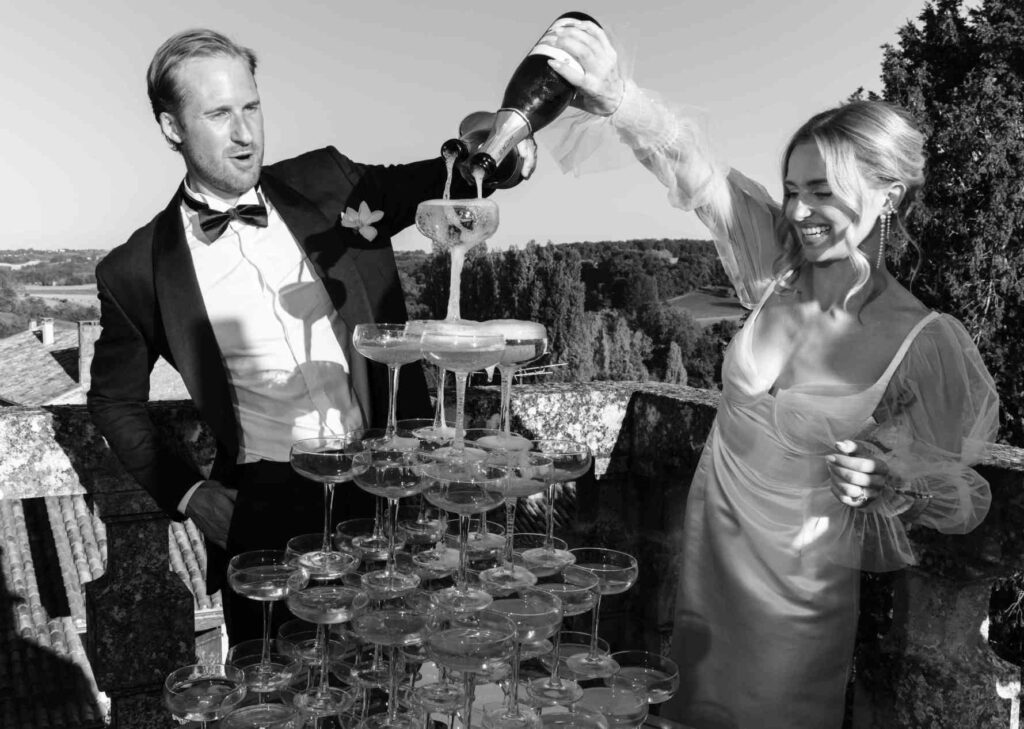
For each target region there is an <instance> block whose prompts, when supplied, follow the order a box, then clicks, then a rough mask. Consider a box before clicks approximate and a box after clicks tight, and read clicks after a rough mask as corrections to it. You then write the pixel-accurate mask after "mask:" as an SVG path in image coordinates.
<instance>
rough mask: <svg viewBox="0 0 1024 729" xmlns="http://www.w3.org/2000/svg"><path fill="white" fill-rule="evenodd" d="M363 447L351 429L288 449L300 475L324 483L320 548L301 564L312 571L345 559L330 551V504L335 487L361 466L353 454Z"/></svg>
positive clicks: (360, 437)
mask: <svg viewBox="0 0 1024 729" xmlns="http://www.w3.org/2000/svg"><path fill="white" fill-rule="evenodd" d="M362 450H363V433H362V432H361V431H354V432H352V433H348V434H347V435H344V436H332V437H326V438H307V439H305V440H297V441H295V443H293V444H292V448H291V454H290V459H291V464H292V468H293V469H295V471H296V472H297V473H298V474H299V475H301V476H305V477H306V478H308V479H310V480H311V481H317V482H319V483H322V484H323V485H324V530H323V540H322V541H321V545H320V550H319V551H318V552H311V553H310V554H307V555H305V557H304V558H303V561H302V564H303V566H304V567H307V568H308V569H309V570H310V571H312V572H317V573H324V572H330V571H331V570H332V569H334V564H335V562H337V561H347V557H340V556H339V553H338V552H334V551H332V550H331V505H332V503H333V501H334V486H335V484H338V483H343V482H346V481H351V480H352V479H353V478H355V477H356V476H357V475H358V473H359V469H361V468H364V466H362V465H360V464H357V463H355V462H354V458H355V455H356V453H359V452H360V451H362Z"/></svg>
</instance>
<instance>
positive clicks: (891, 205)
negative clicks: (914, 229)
mask: <svg viewBox="0 0 1024 729" xmlns="http://www.w3.org/2000/svg"><path fill="white" fill-rule="evenodd" d="M906 195H907V186H906V185H904V184H902V183H899V182H897V183H895V184H893V185H891V186H890V187H889V191H888V192H886V194H885V196H886V202H885V203H884V204H885V208H886V210H887V211H889V212H893V213H895V212H896V211H898V210H899V209H900V205H901V204H902V202H903V198H905V197H906Z"/></svg>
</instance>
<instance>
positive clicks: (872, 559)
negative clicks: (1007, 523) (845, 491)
mask: <svg viewBox="0 0 1024 729" xmlns="http://www.w3.org/2000/svg"><path fill="white" fill-rule="evenodd" d="M875 420H876V421H877V422H878V425H877V426H876V427H874V428H872V430H871V432H869V433H865V434H863V436H862V438H863V439H864V440H866V441H868V442H869V443H870V444H872V445H873V446H874V447H875V448H877V449H878V451H879V452H880V453H881V456H880V458H881V459H882V460H884V461H886V463H887V464H888V465H889V468H890V471H891V473H892V474H893V475H894V476H895V478H894V479H893V481H892V486H889V487H887V488H886V489H885V491H884V492H883V494H882V496H881V497H880V498H879V499H878V500H877V501H876V502H875V505H874V506H873V507H872V508H871V510H865V509H850V508H846V507H843V517H844V518H845V519H844V523H843V524H842V526H841V529H840V530H839V534H838V536H839V540H840V547H841V548H840V553H841V554H844V553H845V554H846V555H848V556H849V557H852V558H853V559H851V566H859V567H861V568H862V569H868V570H874V571H887V570H893V569H899V568H901V567H904V566H906V565H908V564H914V563H916V558H915V557H914V553H913V550H912V548H911V546H910V542H909V540H908V538H907V533H906V529H907V526H908V525H910V524H913V525H920V526H926V527H930V528H932V529H936V530H938V531H940V532H943V533H946V534H966V533H967V532H969V531H971V530H972V529H974V528H975V527H976V526H978V524H980V523H981V521H982V519H984V518H985V515H986V514H987V513H988V508H989V504H990V502H991V495H990V492H989V486H988V482H987V481H986V480H985V479H984V478H982V477H981V476H980V475H978V473H977V471H975V470H974V469H973V468H972V466H973V465H974V464H976V463H978V462H979V461H980V460H982V458H984V456H985V454H986V452H987V451H988V448H989V446H990V445H991V444H992V443H993V442H994V441H995V438H996V435H997V430H998V424H999V397H998V395H997V394H996V389H995V383H994V382H993V381H992V377H991V375H989V373H988V370H987V369H986V368H985V365H984V363H983V362H982V360H981V355H980V354H979V353H978V349H977V347H975V345H974V342H973V341H971V338H970V336H969V335H968V334H967V331H966V330H965V329H964V327H963V325H961V324H960V322H958V321H957V320H956V319H954V318H953V317H951V316H941V317H939V318H938V319H936V320H935V321H934V322H932V323H931V324H929V325H928V326H927V327H926V328H925V329H924V330H922V331H921V333H920V334H919V335H918V337H917V339H916V340H915V342H914V344H913V346H912V347H911V348H910V349H909V350H908V352H907V355H906V357H905V359H904V361H903V362H902V363H901V364H900V366H899V368H898V369H897V370H896V373H895V374H894V376H893V378H892V380H891V381H890V383H889V386H888V388H887V390H886V394H885V396H884V397H883V399H882V402H881V403H880V405H879V407H878V409H877V410H876V413H875ZM844 545H845V549H844V548H842V547H843V546H844ZM857 562H859V564H857Z"/></svg>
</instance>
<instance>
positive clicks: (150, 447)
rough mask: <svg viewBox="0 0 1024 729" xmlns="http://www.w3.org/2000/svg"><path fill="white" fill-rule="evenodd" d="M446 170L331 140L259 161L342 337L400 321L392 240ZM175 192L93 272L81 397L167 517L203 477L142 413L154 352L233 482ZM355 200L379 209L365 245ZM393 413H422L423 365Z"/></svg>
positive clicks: (377, 416)
mask: <svg viewBox="0 0 1024 729" xmlns="http://www.w3.org/2000/svg"><path fill="white" fill-rule="evenodd" d="M445 176H446V169H445V164H444V161H443V160H442V159H440V158H437V159H435V160H427V161H423V162H415V163H412V164H405V165H393V166H380V165H363V164H358V163H355V162H353V161H351V160H350V159H348V158H347V157H345V156H343V155H342V154H340V153H339V152H338V151H337V150H336V149H334V148H333V147H328V148H325V149H320V150H316V151H313V152H308V153H306V154H303V155H301V156H299V157H295V158H294V159H289V160H285V161H282V162H278V163H275V164H273V165H269V166H267V167H264V169H263V171H262V174H261V177H260V187H261V190H262V191H263V194H264V195H265V196H266V197H267V198H268V199H269V200H270V202H271V203H272V204H273V206H274V208H275V209H276V210H277V211H278V212H279V213H280V215H281V217H282V218H283V219H284V221H285V223H286V224H287V225H288V229H289V230H290V231H291V233H292V235H293V236H294V237H295V239H296V241H298V244H299V245H300V246H301V247H302V249H303V250H304V251H305V254H306V256H307V258H308V259H309V261H310V263H311V264H312V267H313V270H314V271H315V272H316V274H317V275H318V276H319V277H320V278H321V280H322V281H323V283H324V286H325V288H326V290H327V293H328V294H329V296H330V298H331V301H332V302H333V304H334V306H335V307H336V308H337V310H338V312H339V314H340V317H341V318H342V320H343V321H344V322H345V324H346V325H347V326H348V331H349V333H351V331H352V329H353V328H354V327H355V325H356V324H359V323H362V322H404V321H405V320H406V316H407V315H406V308H405V302H404V299H403V294H402V289H401V286H400V284H399V279H398V271H397V268H396V266H395V259H394V253H393V251H392V248H391V236H392V235H394V234H395V233H397V232H398V231H400V230H401V229H403V228H405V227H406V226H408V225H410V224H411V223H412V222H413V221H414V219H415V214H416V206H417V204H418V203H419V202H420V201H422V200H426V199H430V198H439V197H441V195H442V193H443V188H444V181H445ZM455 177H456V178H458V177H459V175H456V176H455ZM181 194H182V193H181V190H180V189H179V191H178V192H177V193H176V194H175V196H174V198H173V199H172V200H171V201H170V203H169V204H168V206H167V208H166V209H164V210H163V212H161V213H159V214H158V215H157V216H156V217H155V218H153V220H152V221H150V223H149V224H148V225H146V226H144V227H142V228H140V229H139V230H137V231H136V232H135V233H134V234H133V235H132V236H131V238H130V239H129V240H128V242H127V243H125V244H123V245H121V246H118V247H117V248H115V249H114V250H112V251H111V252H110V253H109V254H108V255H107V256H105V257H104V258H103V260H102V261H101V262H100V263H99V265H98V266H97V267H96V282H97V288H98V292H99V299H100V311H101V314H100V318H101V324H102V332H101V334H100V337H99V339H98V340H97V342H96V349H95V355H94V357H93V362H92V371H91V374H92V385H91V387H90V390H89V393H88V400H87V402H88V406H89V411H90V414H91V415H92V418H93V421H94V422H95V424H96V426H97V427H98V428H99V430H100V432H101V433H102V434H103V435H104V436H105V437H106V439H107V442H108V443H109V445H110V447H111V449H112V450H113V451H114V453H115V454H116V455H117V457H118V458H119V459H120V461H121V463H122V464H123V465H124V467H125V468H126V469H127V471H128V472H129V473H131V475H132V476H134V477H135V479H136V480H137V481H138V482H139V483H140V484H141V485H142V486H143V487H144V488H145V489H146V490H147V491H148V492H149V493H150V494H152V496H153V497H154V498H155V499H156V501H157V503H158V504H159V505H160V506H161V507H162V508H163V509H164V510H165V511H167V513H168V514H170V515H171V517H172V518H175V519H182V518H183V515H181V514H180V513H179V512H178V511H177V505H178V503H179V502H180V501H181V498H182V497H183V496H184V495H185V492H186V491H188V489H189V488H190V487H191V486H192V485H193V484H195V483H196V482H197V481H199V480H201V479H202V478H204V476H203V475H202V474H201V473H200V471H199V469H198V468H197V467H196V464H194V463H193V462H191V461H190V460H189V459H187V458H184V457H182V456H181V455H180V449H177V448H175V447H174V444H171V443H167V442H165V441H163V440H162V439H161V437H160V435H159V434H158V432H157V430H156V427H155V426H154V423H153V421H152V420H151V419H150V416H149V413H148V410H147V408H146V403H147V402H148V400H149V373H150V371H151V370H152V368H153V364H154V362H155V361H156V359H157V357H158V356H163V357H164V358H165V359H166V360H167V361H168V362H169V363H170V364H171V365H173V366H174V367H175V368H176V369H177V370H178V372H179V373H180V374H181V377H182V380H183V381H184V383H185V386H186V387H187V388H188V392H189V394H190V395H191V397H192V400H193V401H194V403H195V406H196V408H197V409H198V410H199V413H200V416H201V418H202V419H203V420H204V421H205V422H206V424H207V425H208V426H209V428H210V430H211V431H212V432H213V435H214V437H215V438H216V443H217V453H216V458H215V460H214V465H213V471H212V473H211V474H210V477H211V478H216V479H218V480H220V481H223V482H224V483H226V484H229V485H230V484H231V483H232V471H233V469H234V467H235V462H236V460H237V456H238V450H239V445H238V444H239V430H238V428H239V426H238V422H237V418H236V416H235V410H234V407H233V402H234V398H233V394H232V389H231V387H230V385H229V382H228V377H227V373H226V371H225V368H224V364H223V359H222V357H221V354H220V350H219V348H218V346H217V341H216V339H215V337H214V334H213V329H212V327H211V325H210V321H209V318H208V317H207V314H206V309H205V307H204V305H203V299H202V295H201V293H200V289H199V284H198V281H197V279H196V274H195V269H194V267H193V264H192V256H191V253H190V252H189V249H188V246H187V244H186V242H185V232H184V229H183V226H182V219H181V211H180V205H181ZM469 194H470V188H469V186H468V185H467V184H466V183H465V182H464V181H463V180H461V179H457V180H454V181H453V197H462V196H468V195H469ZM363 202H365V203H366V204H367V205H368V206H369V208H370V210H372V211H378V210H379V211H382V212H383V213H384V215H383V218H381V220H380V221H379V222H377V223H376V224H375V228H376V230H377V235H376V237H375V238H374V239H373V240H372V241H370V240H367V236H366V235H364V234H362V233H360V232H359V230H357V229H355V228H347V227H344V226H342V225H341V222H340V215H341V213H343V212H344V211H345V210H346V208H353V209H355V210H358V209H359V207H360V203H363ZM214 245H215V243H214ZM350 335H351V334H350ZM342 344H343V345H345V344H347V343H344V342H343V343H342ZM349 351H352V350H351V349H350V350H349ZM353 356H360V355H358V354H354V355H353ZM367 369H368V375H369V380H370V383H369V384H370V392H371V401H372V402H371V408H370V410H371V413H372V416H371V417H372V420H373V422H372V423H371V425H375V426H378V427H379V426H383V425H384V423H385V421H386V418H387V392H388V385H387V368H386V367H385V366H383V365H380V364H378V363H375V362H369V363H368V368H367ZM398 411H399V412H398V415H399V417H400V418H402V417H425V416H426V417H429V416H430V415H431V413H432V409H431V407H430V403H429V399H428V397H427V391H426V384H425V381H424V378H423V373H422V370H421V368H420V367H416V366H409V367H403V368H402V369H401V385H400V387H399V403H398Z"/></svg>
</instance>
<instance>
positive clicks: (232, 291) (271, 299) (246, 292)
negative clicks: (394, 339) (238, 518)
mask: <svg viewBox="0 0 1024 729" xmlns="http://www.w3.org/2000/svg"><path fill="white" fill-rule="evenodd" d="M185 189H186V191H187V192H188V194H189V195H191V196H192V197H193V198H195V199H196V200H200V201H202V202H205V203H206V204H207V205H209V206H210V208H211V209H213V210H217V211H223V210H227V209H228V208H229V207H232V206H229V205H227V204H226V203H224V202H222V201H221V200H218V199H217V198H214V197H212V196H209V195H203V194H202V193H198V192H195V191H194V190H192V189H191V188H189V186H188V182H187V181H186V183H185ZM262 197H263V196H262V195H260V194H259V193H258V192H257V190H256V189H255V188H254V189H252V190H249V191H248V192H246V193H245V194H244V195H242V196H241V197H240V198H239V199H238V201H237V202H236V203H235V204H236V205H246V204H259V203H260V202H261V201H262V202H264V203H265V204H266V206H267V213H268V224H267V227H266V228H260V227H257V226H254V225H249V224H247V223H243V222H241V221H238V220H232V221H231V223H230V224H229V225H228V228H227V230H225V231H224V233H223V234H222V235H221V236H220V237H219V238H217V240H215V241H212V242H211V241H209V240H208V239H207V236H206V234H205V233H204V232H203V231H202V229H201V228H200V227H199V221H198V217H199V214H198V213H197V212H195V211H193V210H192V209H191V208H189V207H187V206H185V205H184V204H182V206H181V216H182V225H183V226H184V228H185V240H186V243H187V244H188V247H189V250H190V251H191V253H192V262H193V264H194V266H195V271H196V277H197V279H198V280H199V290H200V292H201V293H202V296H203V303H204V305H205V306H206V314H207V316H208V317H209V320H210V324H211V325H212V327H213V333H214V337H215V338H216V340H217V345H218V347H219V348H220V354H221V357H222V358H223V362H224V368H225V370H226V372H227V375H228V381H229V383H230V385H231V389H232V391H233V393H234V406H235V415H236V417H237V420H238V424H239V428H240V438H239V450H238V462H239V463H250V462H254V461H259V460H270V461H287V460H288V452H289V449H290V447H291V444H292V443H293V442H294V441H296V440H299V439H302V438H314V437H317V436H329V435H343V434H344V433H346V432H349V431H351V430H354V429H357V428H361V427H364V425H365V424H366V422H367V418H366V412H367V410H366V408H367V407H368V405H369V403H361V402H360V398H359V394H358V393H359V392H363V393H366V392H367V391H368V388H367V387H359V388H358V389H357V387H356V385H357V384H362V385H365V380H366V369H365V363H364V362H363V361H362V359H361V357H360V356H359V355H358V354H356V355H355V356H353V355H352V352H351V350H350V342H351V337H350V334H349V332H348V331H347V327H346V326H345V323H344V321H342V320H341V318H340V317H339V315H338V312H337V310H336V309H335V308H334V305H333V304H332V303H331V300H330V297H329V296H328V295H327V291H326V289H325V288H324V285H323V282H322V281H321V280H320V278H319V277H318V276H317V275H316V274H315V272H314V271H313V268H312V266H311V265H310V262H309V260H308V259H307V258H306V256H305V253H304V252H303V250H302V248H301V247H300V246H299V244H298V243H297V242H296V240H295V238H294V236H293V235H292V233H291V231H289V230H288V226H287V225H286V224H285V222H284V220H283V219H282V218H281V216H280V214H279V213H278V212H277V211H276V210H275V209H274V208H273V206H272V205H270V204H269V202H268V201H266V200H265V199H262V200H261V198H262ZM339 340H340V342H339ZM352 365H355V368H356V371H355V372H353V370H352ZM355 379H359V380H361V382H359V383H356V382H354V380H355ZM198 486H199V484H196V485H195V486H193V487H192V489H190V490H189V492H188V493H187V494H185V496H184V498H183V499H182V500H181V502H180V504H179V510H180V511H182V513H184V509H185V506H186V505H187V503H188V500H189V499H190V498H191V496H192V494H193V493H194V492H195V489H196V488H197V487H198Z"/></svg>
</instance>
